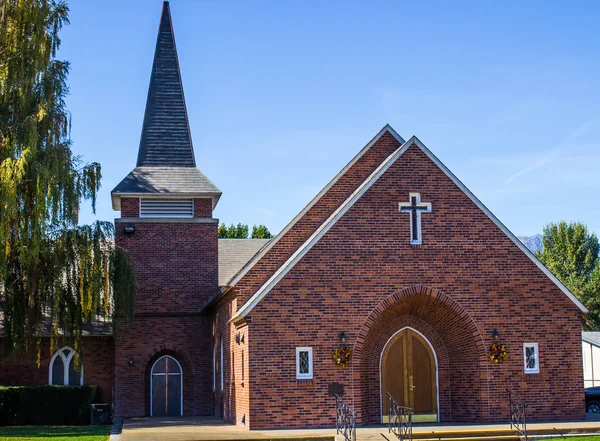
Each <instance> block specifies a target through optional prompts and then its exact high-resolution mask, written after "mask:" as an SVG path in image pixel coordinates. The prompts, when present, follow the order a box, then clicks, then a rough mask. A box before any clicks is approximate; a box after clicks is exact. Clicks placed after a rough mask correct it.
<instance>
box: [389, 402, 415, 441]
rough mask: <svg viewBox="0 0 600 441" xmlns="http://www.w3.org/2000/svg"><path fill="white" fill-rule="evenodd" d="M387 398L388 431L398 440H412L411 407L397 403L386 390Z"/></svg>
mask: <svg viewBox="0 0 600 441" xmlns="http://www.w3.org/2000/svg"><path fill="white" fill-rule="evenodd" d="M386 396H387V400H388V431H389V432H391V433H393V434H394V435H396V438H398V439H399V440H400V441H404V440H409V441H411V440H412V416H413V409H412V408H410V407H403V406H400V405H398V403H396V401H395V400H394V397H392V395H391V394H390V393H389V392H386Z"/></svg>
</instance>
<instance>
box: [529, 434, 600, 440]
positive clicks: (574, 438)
mask: <svg viewBox="0 0 600 441" xmlns="http://www.w3.org/2000/svg"><path fill="white" fill-rule="evenodd" d="M532 438H535V437H532ZM556 440H561V441H600V436H598V435H594V436H573V437H571V436H565V437H563V438H544V441H556Z"/></svg>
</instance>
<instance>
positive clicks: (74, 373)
mask: <svg viewBox="0 0 600 441" xmlns="http://www.w3.org/2000/svg"><path fill="white" fill-rule="evenodd" d="M48 384H53V385H68V386H83V365H81V366H80V370H77V369H75V351H74V350H73V348H71V347H69V346H65V347H64V348H60V349H59V350H58V351H56V352H55V353H54V355H53V356H52V358H51V359H50V370H49V373H48Z"/></svg>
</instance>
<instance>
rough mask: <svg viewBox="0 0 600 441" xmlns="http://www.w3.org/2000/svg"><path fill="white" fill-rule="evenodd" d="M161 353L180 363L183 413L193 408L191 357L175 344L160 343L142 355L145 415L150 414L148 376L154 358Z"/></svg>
mask: <svg viewBox="0 0 600 441" xmlns="http://www.w3.org/2000/svg"><path fill="white" fill-rule="evenodd" d="M163 355H170V356H171V357H173V358H175V360H177V362H178V363H179V364H180V365H181V369H182V371H183V372H182V374H183V377H182V378H183V414H184V415H185V414H186V411H188V410H190V409H193V400H194V396H195V393H196V392H195V391H194V382H193V381H190V379H192V378H194V375H195V374H194V365H193V363H192V360H191V358H190V357H189V356H188V354H187V353H186V352H185V351H183V350H182V349H181V348H178V347H176V346H169V345H161V346H160V347H156V348H154V349H153V350H152V351H150V352H148V353H147V354H146V356H145V357H144V361H143V363H145V366H146V371H145V375H144V384H145V389H146V392H145V407H146V415H147V416H149V415H150V380H151V378H150V376H151V371H152V366H154V363H155V362H156V360H158V359H159V358H160V357H162V356H163Z"/></svg>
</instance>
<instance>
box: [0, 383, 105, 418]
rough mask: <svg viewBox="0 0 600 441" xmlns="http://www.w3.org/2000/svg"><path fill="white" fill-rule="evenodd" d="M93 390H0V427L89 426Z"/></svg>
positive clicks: (78, 388) (94, 388)
mask: <svg viewBox="0 0 600 441" xmlns="http://www.w3.org/2000/svg"><path fill="white" fill-rule="evenodd" d="M95 397H96V386H0V425H2V426H23V425H46V426H52V425H57V426H76V425H84V424H89V423H90V408H91V404H92V403H93V402H94V398H95Z"/></svg>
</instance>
